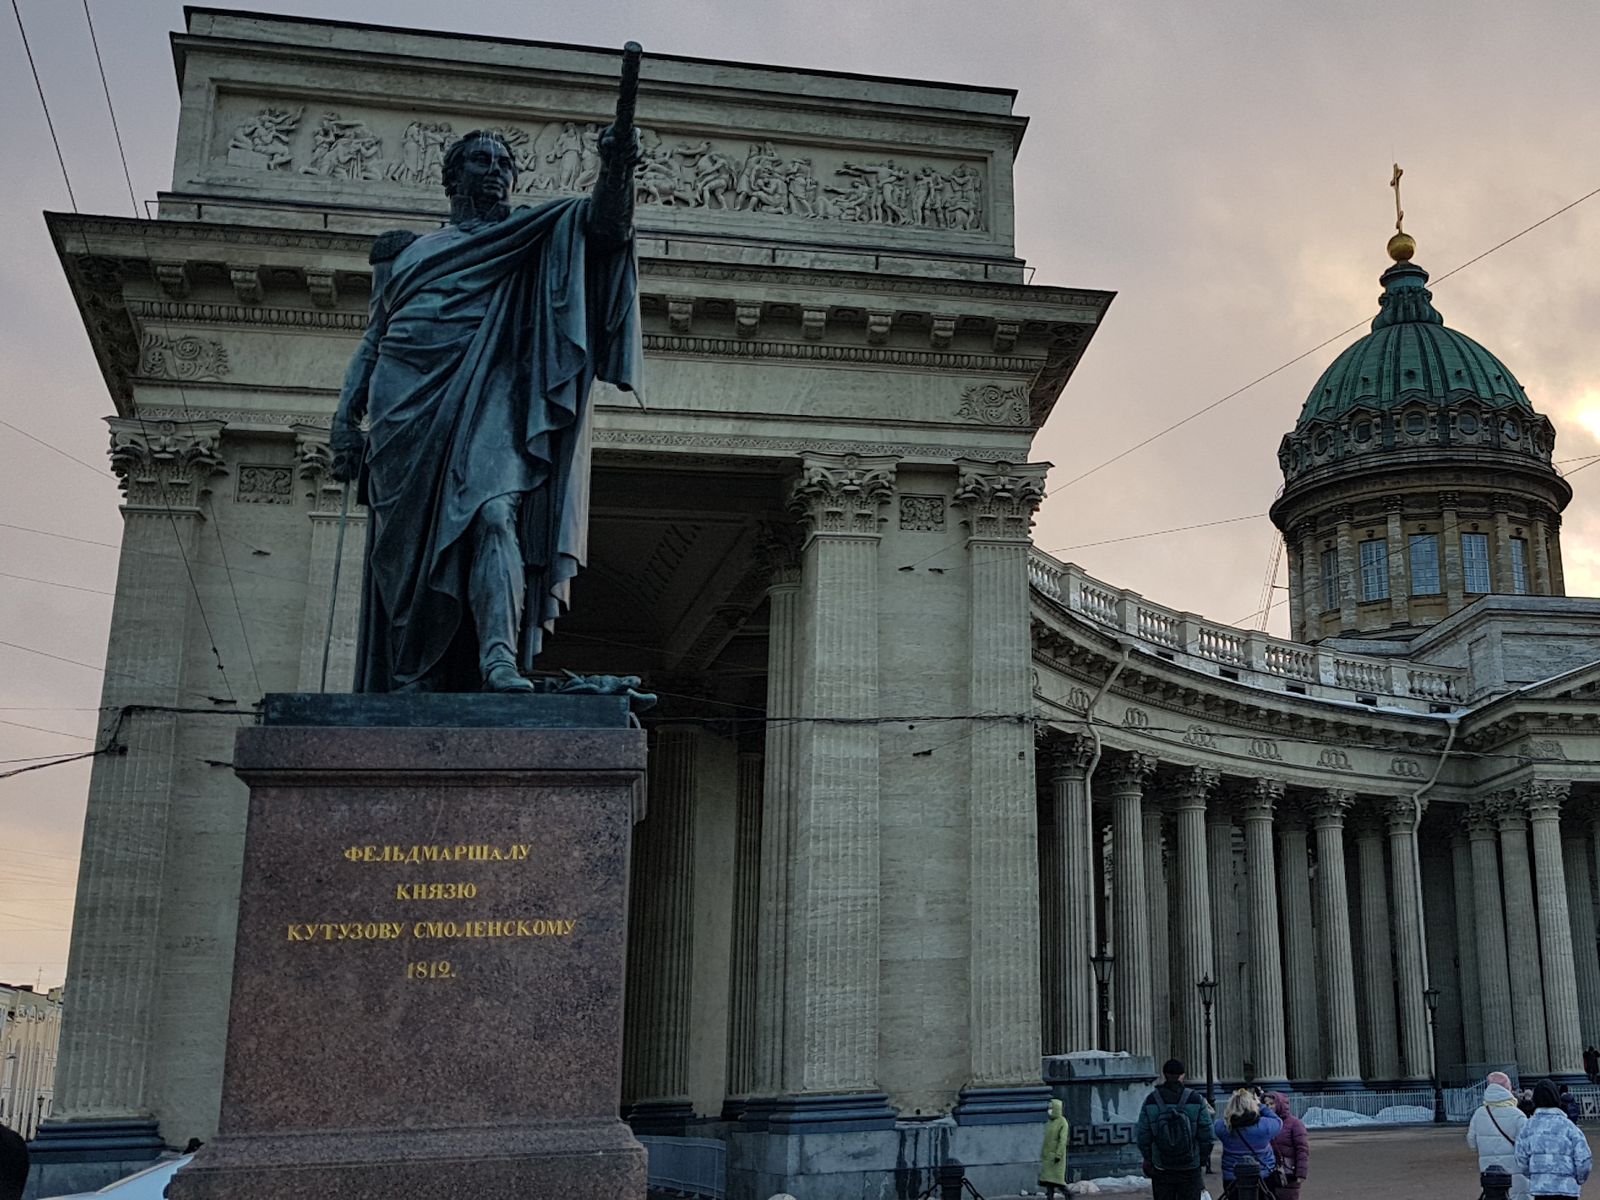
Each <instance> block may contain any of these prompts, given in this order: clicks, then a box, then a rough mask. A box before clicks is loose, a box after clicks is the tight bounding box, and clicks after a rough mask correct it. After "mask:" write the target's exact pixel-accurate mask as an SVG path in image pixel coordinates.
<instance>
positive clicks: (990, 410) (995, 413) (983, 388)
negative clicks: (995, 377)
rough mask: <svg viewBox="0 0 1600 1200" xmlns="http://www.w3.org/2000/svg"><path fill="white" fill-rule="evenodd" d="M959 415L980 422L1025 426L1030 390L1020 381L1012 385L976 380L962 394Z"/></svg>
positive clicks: (963, 418)
mask: <svg viewBox="0 0 1600 1200" xmlns="http://www.w3.org/2000/svg"><path fill="white" fill-rule="evenodd" d="M956 416H957V417H959V418H960V419H961V420H963V421H976V422H977V423H978V424H980V425H1012V426H1025V425H1027V423H1028V389H1027V387H1026V386H1024V385H1023V384H1020V383H1018V384H1013V385H1012V386H1011V387H1002V386H1001V385H1000V384H998V383H975V384H973V385H972V386H971V387H969V388H968V389H967V390H966V391H964V392H962V393H961V403H960V405H959V406H957V408H956Z"/></svg>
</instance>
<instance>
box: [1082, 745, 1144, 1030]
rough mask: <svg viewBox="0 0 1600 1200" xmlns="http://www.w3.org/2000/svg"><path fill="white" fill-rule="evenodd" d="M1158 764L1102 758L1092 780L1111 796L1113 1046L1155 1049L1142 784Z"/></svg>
mask: <svg viewBox="0 0 1600 1200" xmlns="http://www.w3.org/2000/svg"><path fill="white" fill-rule="evenodd" d="M1155 769H1156V760H1155V759H1153V758H1151V757H1150V756H1149V755H1147V754H1125V755H1122V756H1121V757H1120V758H1117V759H1114V760H1112V761H1111V762H1109V763H1102V764H1101V765H1100V769H1099V772H1098V774H1097V775H1096V777H1095V778H1096V780H1097V781H1099V782H1103V783H1104V784H1105V791H1106V795H1107V796H1108V797H1109V798H1110V801H1111V877H1112V906H1111V923H1112V943H1113V944H1112V956H1113V958H1114V959H1115V964H1116V965H1115V975H1114V976H1113V978H1112V984H1111V986H1112V992H1113V1002H1112V1011H1113V1012H1114V1013H1115V1015H1116V1025H1115V1029H1116V1042H1117V1049H1119V1050H1126V1051H1128V1053H1130V1054H1155V1053H1156V1049H1155V1034H1154V1026H1153V1025H1152V1022H1151V1019H1150V1005H1151V995H1150V918H1149V915H1148V903H1149V893H1148V891H1147V884H1146V881H1145V877H1144V865H1145V860H1144V813H1143V809H1144V786H1145V783H1146V782H1147V781H1148V780H1149V778H1150V776H1151V775H1152V774H1154V772H1155Z"/></svg>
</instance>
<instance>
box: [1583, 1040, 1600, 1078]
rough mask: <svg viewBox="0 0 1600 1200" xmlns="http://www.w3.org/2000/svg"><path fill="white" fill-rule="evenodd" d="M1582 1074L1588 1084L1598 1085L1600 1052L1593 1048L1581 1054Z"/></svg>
mask: <svg viewBox="0 0 1600 1200" xmlns="http://www.w3.org/2000/svg"><path fill="white" fill-rule="evenodd" d="M1583 1073H1584V1074H1585V1075H1587V1076H1588V1077H1589V1082H1590V1083H1600V1050H1596V1049H1595V1048H1594V1047H1593V1046H1590V1047H1589V1048H1588V1049H1587V1050H1585V1051H1584V1052H1583Z"/></svg>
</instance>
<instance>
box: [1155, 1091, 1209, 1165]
mask: <svg viewBox="0 0 1600 1200" xmlns="http://www.w3.org/2000/svg"><path fill="white" fill-rule="evenodd" d="M1150 1095H1151V1097H1152V1098H1154V1100H1155V1102H1156V1115H1155V1120H1153V1121H1151V1122H1150V1162H1151V1165H1152V1166H1154V1167H1155V1169H1156V1170H1158V1171H1192V1170H1194V1169H1195V1168H1196V1167H1198V1166H1199V1165H1200V1155H1199V1153H1198V1152H1197V1151H1196V1149H1195V1144H1194V1122H1193V1121H1191V1120H1190V1119H1189V1114H1188V1112H1187V1111H1186V1110H1187V1107H1188V1104H1189V1098H1190V1096H1191V1095H1192V1093H1191V1092H1190V1091H1189V1089H1188V1088H1185V1089H1184V1090H1183V1095H1182V1096H1180V1097H1178V1103H1177V1104H1176V1105H1172V1104H1168V1103H1167V1102H1166V1100H1165V1099H1164V1098H1163V1097H1162V1095H1161V1090H1160V1089H1159V1088H1157V1089H1155V1090H1154V1091H1152V1092H1151V1093H1150Z"/></svg>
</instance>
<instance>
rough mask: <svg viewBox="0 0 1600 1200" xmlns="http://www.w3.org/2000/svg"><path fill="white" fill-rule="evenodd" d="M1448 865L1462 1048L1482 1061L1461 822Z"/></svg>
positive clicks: (1474, 936)
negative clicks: (1452, 879)
mask: <svg viewBox="0 0 1600 1200" xmlns="http://www.w3.org/2000/svg"><path fill="white" fill-rule="evenodd" d="M1450 865H1451V868H1452V871H1453V873H1454V877H1455V892H1454V900H1455V909H1456V967H1457V975H1458V977H1459V980H1460V984H1461V987H1460V995H1461V1032H1462V1042H1463V1047H1462V1049H1463V1050H1464V1051H1465V1052H1466V1061H1467V1062H1483V1061H1484V1051H1483V1001H1482V1000H1481V998H1480V993H1481V991H1482V988H1481V987H1480V985H1479V982H1478V933H1477V929H1476V923H1477V918H1476V904H1477V901H1476V900H1475V899H1474V898H1473V895H1472V843H1471V842H1470V841H1468V840H1467V831H1466V826H1465V825H1456V826H1454V827H1453V828H1452V829H1451V831H1450ZM1597 969H1600V968H1597Z"/></svg>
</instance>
